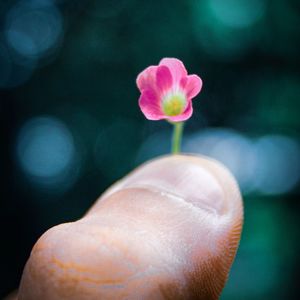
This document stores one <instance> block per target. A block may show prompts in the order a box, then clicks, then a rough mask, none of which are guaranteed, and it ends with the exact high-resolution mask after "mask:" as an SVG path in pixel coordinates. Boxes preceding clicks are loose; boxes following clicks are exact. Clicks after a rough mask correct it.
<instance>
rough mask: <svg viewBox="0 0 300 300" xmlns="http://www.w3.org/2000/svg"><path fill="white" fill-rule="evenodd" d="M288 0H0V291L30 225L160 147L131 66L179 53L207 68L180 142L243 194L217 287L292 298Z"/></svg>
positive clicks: (298, 168)
mask: <svg viewBox="0 0 300 300" xmlns="http://www.w3.org/2000/svg"><path fill="white" fill-rule="evenodd" d="M299 37H300V5H299V1H298V0H272V1H270V0H182V1H180V0H179V1H165V0H159V1H157V0H151V1H138V0H129V1H125V0H118V1H117V0H106V1H79V0H65V1H63V0H57V1H55V0H52V1H51V0H39V1H38V0H35V1H31V0H23V1H5V0H1V1H0V99H1V100H0V117H1V119H0V121H1V135H0V136H1V140H2V141H1V147H0V158H1V161H0V172H1V194H0V195H1V196H0V197H1V200H0V222H1V223H0V237H1V247H0V259H1V268H0V297H4V295H6V294H7V293H8V292H9V291H11V290H12V289H14V288H16V287H17V286H18V283H19V280H20V276H21V273H22V269H23V267H24V264H25V262H26V259H27V258H28V256H29V253H30V250H31V248H32V246H33V244H34V243H35V241H36V240H37V238H38V237H39V236H40V235H41V234H42V233H43V232H44V231H45V230H47V229H48V228H49V227H51V226H53V225H55V224H58V223H61V222H67V221H72V220H76V219H77V218H79V217H80V216H82V214H83V213H84V212H85V211H86V210H87V208H88V207H89V206H90V205H91V204H92V203H93V201H94V200H95V199H96V198H97V197H98V196H99V194H101V193H102V192H103V191H104V189H105V188H106V187H108V186H109V185H110V184H111V183H112V182H114V181H115V180H116V179H118V178H120V177H121V176H123V175H124V174H126V173H127V172H128V171H130V170H131V169H132V168H133V167H134V166H136V165H138V164H140V163H141V162H143V161H145V160H146V159H148V158H151V157H155V156H157V155H160V154H164V153H167V152H168V151H169V147H170V145H169V139H170V130H171V128H170V125H169V124H167V123H166V122H163V121H162V122H150V121H147V120H146V119H145V118H144V116H143V115H142V113H141V112H140V110H139V107H138V105H137V100H138V97H139V93H138V91H137V88H136V86H135V78H136V76H137V74H138V73H139V72H140V71H141V70H143V69H144V68H145V67H147V66H148V65H151V64H157V63H158V62H159V60H160V59H161V58H163V57H178V58H180V59H181V60H182V61H183V62H184V63H185V65H186V67H187V69H188V71H189V73H196V74H199V75H200V76H201V78H202V79H203V82H204V85H203V91H202V92H201V93H200V95H199V96H198V97H197V99H195V101H194V109H195V113H194V115H193V117H192V118H191V119H190V120H189V121H188V122H187V125H186V131H185V136H184V150H185V151H186V152H193V153H203V154H206V155H209V156H212V157H215V158H217V159H219V160H221V161H222V162H223V163H224V164H225V165H227V166H228V167H229V168H230V169H231V171H232V172H233V173H234V175H235V176H236V178H237V179H238V181H239V183H240V186H241V189H242V193H243V196H244V203H245V226H244V231H243V236H242V240H241V245H240V249H239V252H238V255H237V258H236V261H235V263H234V266H233V268H232V272H231V275H230V278H229V282H228V285H227V286H226V288H225V290H224V293H223V297H222V299H224V300H225V299H231V300H232V299H233V300H234V299H239V300H240V299H246V300H247V299H273V300H276V299H298V294H299V277H298V275H299V274H298V273H299V272H298V270H299V266H300V261H299V260H300V258H299V250H300V249H299V248H300V247H299V246H300V243H299V238H300V236H299V229H298V228H299V225H300V220H299V212H300V205H299V179H300V160H299V157H300V156H299V153H300V146H299V127H300V120H299V106H300V104H299V94H300V74H299V66H300V63H299V56H300V52H299V43H300V41H299Z"/></svg>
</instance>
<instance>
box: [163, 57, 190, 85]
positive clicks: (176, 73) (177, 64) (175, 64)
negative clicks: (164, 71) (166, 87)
mask: <svg viewBox="0 0 300 300" xmlns="http://www.w3.org/2000/svg"><path fill="white" fill-rule="evenodd" d="M159 65H160V66H162V65H163V66H167V67H168V68H169V70H170V71H171V74H172V77H173V82H174V83H175V82H176V83H179V82H180V79H181V78H182V77H185V76H187V71H186V69H185V66H184V64H183V63H182V61H181V60H179V59H177V58H163V59H162V60H161V61H160V62H159Z"/></svg>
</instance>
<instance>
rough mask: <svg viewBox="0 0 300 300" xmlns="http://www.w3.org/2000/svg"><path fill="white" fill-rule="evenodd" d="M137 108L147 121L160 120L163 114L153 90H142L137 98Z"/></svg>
mask: <svg viewBox="0 0 300 300" xmlns="http://www.w3.org/2000/svg"><path fill="white" fill-rule="evenodd" d="M139 106H140V109H141V111H142V112H143V114H144V115H145V117H146V118H147V119H148V120H160V119H163V118H164V114H163V112H162V110H161V107H160V102H159V98H158V97H157V95H156V92H155V91H154V90H153V89H144V90H143V92H142V95H141V96H140V98H139Z"/></svg>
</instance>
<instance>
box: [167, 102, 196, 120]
mask: <svg viewBox="0 0 300 300" xmlns="http://www.w3.org/2000/svg"><path fill="white" fill-rule="evenodd" d="M192 114H193V106H192V101H189V103H188V105H187V107H186V109H185V110H184V112H183V113H182V114H180V115H178V116H172V117H168V120H170V121H172V122H181V121H185V120H187V119H189V118H190V117H191V115H192Z"/></svg>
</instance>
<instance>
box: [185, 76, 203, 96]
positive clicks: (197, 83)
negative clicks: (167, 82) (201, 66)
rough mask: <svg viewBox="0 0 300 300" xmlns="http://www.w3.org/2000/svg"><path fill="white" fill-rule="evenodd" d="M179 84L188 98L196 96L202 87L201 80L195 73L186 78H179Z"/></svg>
mask: <svg viewBox="0 0 300 300" xmlns="http://www.w3.org/2000/svg"><path fill="white" fill-rule="evenodd" d="M180 84H181V86H182V87H183V89H184V91H185V93H186V96H187V98H188V99H191V98H194V97H195V96H197V95H198V94H199V92H200V91H201V88H202V80H201V78H200V77H199V76H197V75H188V76H187V77H186V79H185V78H184V79H182V80H181V82H180ZM183 85H184V86H183Z"/></svg>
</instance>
